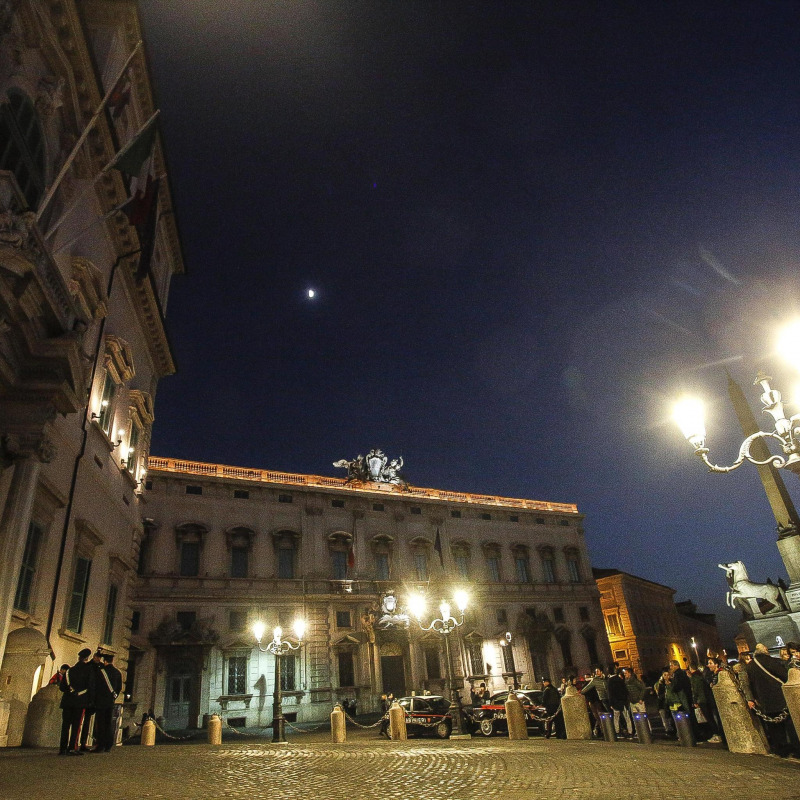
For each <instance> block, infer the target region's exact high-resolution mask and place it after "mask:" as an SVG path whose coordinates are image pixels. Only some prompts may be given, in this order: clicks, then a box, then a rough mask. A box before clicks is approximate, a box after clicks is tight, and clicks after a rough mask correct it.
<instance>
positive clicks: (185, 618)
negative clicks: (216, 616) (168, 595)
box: [175, 611, 197, 631]
mask: <svg viewBox="0 0 800 800" xmlns="http://www.w3.org/2000/svg"><path fill="white" fill-rule="evenodd" d="M175 621H176V622H177V623H178V627H179V628H180V629H181V630H182V631H188V630H189V629H190V628H191V627H192V625H194V623H195V622H197V612H196V611H178V613H177V614H175Z"/></svg>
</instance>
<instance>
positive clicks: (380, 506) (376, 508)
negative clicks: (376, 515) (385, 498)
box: [372, 503, 384, 511]
mask: <svg viewBox="0 0 800 800" xmlns="http://www.w3.org/2000/svg"><path fill="white" fill-rule="evenodd" d="M372 510H373V511H383V510H384V508H383V503H373V504H372Z"/></svg>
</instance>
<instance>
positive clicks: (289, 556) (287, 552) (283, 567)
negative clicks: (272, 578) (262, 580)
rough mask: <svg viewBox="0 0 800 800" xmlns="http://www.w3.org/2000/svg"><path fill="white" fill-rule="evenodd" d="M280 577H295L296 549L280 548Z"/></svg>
mask: <svg viewBox="0 0 800 800" xmlns="http://www.w3.org/2000/svg"><path fill="white" fill-rule="evenodd" d="M278 577H279V578H294V550H293V549H292V548H289V547H281V548H280V549H279V550H278Z"/></svg>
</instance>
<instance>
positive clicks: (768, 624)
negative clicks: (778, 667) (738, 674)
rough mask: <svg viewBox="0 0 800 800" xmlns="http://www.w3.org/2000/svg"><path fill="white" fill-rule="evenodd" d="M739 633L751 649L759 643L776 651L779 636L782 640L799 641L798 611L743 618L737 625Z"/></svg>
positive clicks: (799, 623)
mask: <svg viewBox="0 0 800 800" xmlns="http://www.w3.org/2000/svg"><path fill="white" fill-rule="evenodd" d="M739 634H740V635H741V636H742V637H743V638H744V639H745V641H746V642H747V645H748V647H749V648H750V650H751V651H752V650H754V649H755V646H756V645H757V644H759V643H761V644H764V645H766V646H767V647H768V648H769V649H770V650H771V651H774V652H777V650H778V648H779V647H780V644H779V643H778V637H779V636H780V637H781V640H782V641H783V642H796V641H800V611H784V612H782V613H778V614H767V615H766V616H763V617H756V618H755V619H748V620H745V621H744V622H742V623H740V625H739Z"/></svg>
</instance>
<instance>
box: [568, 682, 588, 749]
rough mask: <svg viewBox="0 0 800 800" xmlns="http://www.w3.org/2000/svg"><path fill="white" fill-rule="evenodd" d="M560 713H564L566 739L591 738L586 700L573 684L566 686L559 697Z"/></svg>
mask: <svg viewBox="0 0 800 800" xmlns="http://www.w3.org/2000/svg"><path fill="white" fill-rule="evenodd" d="M561 713H562V714H563V715H564V727H565V728H566V731H567V739H591V738H592V723H591V722H590V720H589V710H588V708H587V707H586V700H585V699H584V697H583V695H582V694H581V693H580V692H579V691H578V690H577V689H576V688H575V687H574V686H567V689H566V691H565V692H564V696H563V697H562V698H561Z"/></svg>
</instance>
